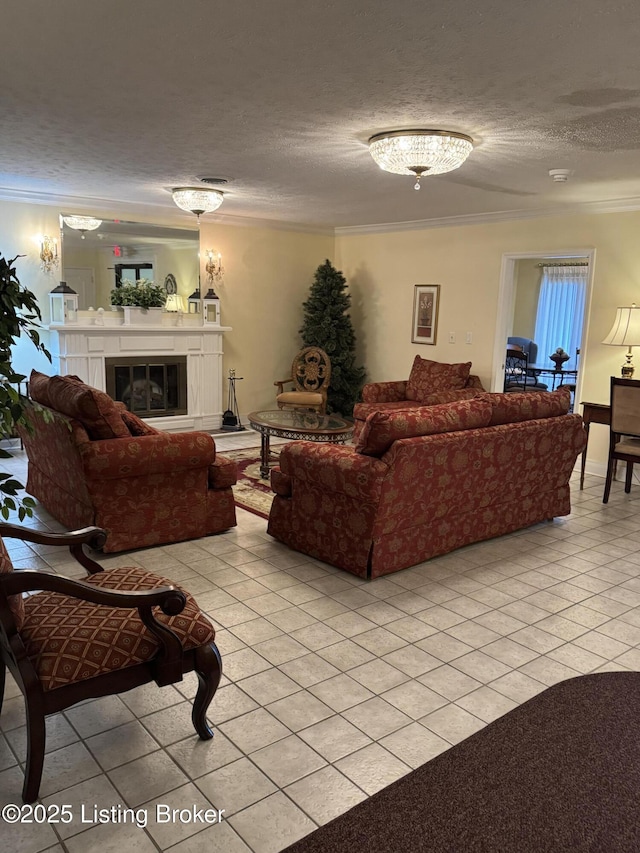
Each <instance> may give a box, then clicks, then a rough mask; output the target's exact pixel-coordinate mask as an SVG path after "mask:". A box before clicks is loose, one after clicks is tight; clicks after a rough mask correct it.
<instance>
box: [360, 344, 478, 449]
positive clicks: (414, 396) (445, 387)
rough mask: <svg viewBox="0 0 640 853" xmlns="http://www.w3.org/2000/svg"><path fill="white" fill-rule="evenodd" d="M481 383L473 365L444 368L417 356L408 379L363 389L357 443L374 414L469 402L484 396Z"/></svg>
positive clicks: (441, 363) (379, 383) (468, 362)
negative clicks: (368, 418) (458, 401)
mask: <svg viewBox="0 0 640 853" xmlns="http://www.w3.org/2000/svg"><path fill="white" fill-rule="evenodd" d="M484 390H485V389H484V388H483V387H482V382H480V379H479V378H478V377H477V376H474V375H473V374H472V373H471V362H470V361H467V362H463V363H460V364H445V363H444V362H440V361H429V359H427V358H421V357H420V356H419V355H417V356H416V357H415V358H414V360H413V365H412V367H411V373H410V374H409V378H408V379H401V380H398V381H395V382H370V383H369V384H368V385H365V386H364V388H363V389H362V403H356V405H355V408H354V410H353V417H354V420H355V425H354V433H353V437H354V440H355V439H357V438H358V436H359V435H360V431H361V430H362V427H363V426H364V422H365V421H366V419H367V417H368V416H369V415H370V414H371V413H372V412H380V411H394V412H395V411H399V410H402V409H415V408H416V407H420V406H434V405H437V404H438V403H452V402H454V401H456V400H470V399H472V398H473V397H477V396H478V394H482V393H484Z"/></svg>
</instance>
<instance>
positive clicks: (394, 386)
mask: <svg viewBox="0 0 640 853" xmlns="http://www.w3.org/2000/svg"><path fill="white" fill-rule="evenodd" d="M406 399H407V381H406V379H401V380H399V381H397V382H369V383H368V384H367V385H365V386H364V388H363V389H362V401H363V402H364V403H399V402H400V401H401V400H406Z"/></svg>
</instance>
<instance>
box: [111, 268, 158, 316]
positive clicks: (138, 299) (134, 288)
mask: <svg viewBox="0 0 640 853" xmlns="http://www.w3.org/2000/svg"><path fill="white" fill-rule="evenodd" d="M166 301H167V291H166V290H165V289H164V287H163V286H162V285H160V284H154V283H153V282H152V281H151V280H150V279H148V278H139V279H138V280H137V281H135V282H134V281H126V282H124V283H123V284H122V285H120V287H115V288H114V289H113V290H112V291H111V305H112V306H114V307H116V308H122V309H123V310H124V322H125V325H132V324H133V325H135V324H136V323H141V324H149V323H153V324H157V325H160V324H161V323H162V310H163V308H164V304H165V302H166Z"/></svg>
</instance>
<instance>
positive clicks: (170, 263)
mask: <svg viewBox="0 0 640 853" xmlns="http://www.w3.org/2000/svg"><path fill="white" fill-rule="evenodd" d="M65 216H67V214H63V215H62V216H61V217H60V231H61V241H60V242H61V246H62V279H63V280H64V281H66V282H67V284H68V285H69V286H70V287H71V288H73V290H75V291H76V292H77V294H78V307H79V309H80V310H87V309H88V308H100V307H102V308H105V309H106V310H108V309H109V307H110V297H109V295H110V293H111V291H112V290H113V288H114V287H115V286H116V279H117V277H118V278H120V279H122V280H124V279H129V280H131V279H135V278H148V279H151V280H153V281H155V282H156V284H164V283H165V282H166V281H167V280H169V281H171V283H172V284H173V282H175V285H176V290H177V296H178V300H177V303H176V305H177V307H182V306H183V305H186V301H187V297H188V296H189V295H190V294H191V293H192V292H193V291H194V290H195V289H196V288H197V287H198V280H199V260H198V251H199V233H198V231H197V230H196V229H187V228H175V227H169V226H164V225H153V224H150V223H143V222H129V221H126V220H117V219H102V220H100V225H99V226H98V227H97V228H95V229H93V230H78V229H77V228H71V227H70V226H69V225H68V224H67V222H65ZM169 277H171V278H169ZM183 310H184V308H183Z"/></svg>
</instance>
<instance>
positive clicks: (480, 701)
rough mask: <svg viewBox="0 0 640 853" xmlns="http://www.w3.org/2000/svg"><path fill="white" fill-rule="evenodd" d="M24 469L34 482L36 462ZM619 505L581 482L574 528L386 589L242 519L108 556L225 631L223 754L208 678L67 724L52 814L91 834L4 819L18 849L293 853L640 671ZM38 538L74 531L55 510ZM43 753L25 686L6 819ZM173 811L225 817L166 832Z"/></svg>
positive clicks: (424, 570) (630, 561)
mask: <svg viewBox="0 0 640 853" xmlns="http://www.w3.org/2000/svg"><path fill="white" fill-rule="evenodd" d="M216 441H217V444H218V449H219V450H224V449H232V448H237V447H247V446H256V445H257V444H258V441H257V436H256V435H255V434H254V433H251V432H248V433H244V434H232V435H229V436H218V437H217V438H216ZM3 464H4V460H3ZM8 464H9V465H10V466H11V467H12V469H13V470H14V471H15V473H16V474H17V475H19V476H21V477H24V476H25V460H24V456H23V454H21V453H20V452H18V453H17V454H16V457H15V458H14V459H13V460H10V461H9V463H8ZM602 490H603V481H602V480H601V479H599V478H596V477H588V478H587V483H586V488H585V490H584V491H583V492H579V491H578V489H577V482H575V485H574V488H573V494H572V501H573V512H572V514H571V516H569V517H568V518H563V519H556V520H555V521H554V522H552V523H545V524H540V525H537V526H536V527H534V528H529V529H527V530H522V531H519V532H517V533H515V534H512V535H510V536H503V537H501V538H499V539H494V540H491V541H488V542H483V543H480V544H477V545H472V546H469V547H467V548H463V549H461V550H459V551H456V552H455V553H453V554H449V555H447V556H444V557H440V558H438V559H434V560H431V561H429V562H427V563H423V564H421V565H419V566H415V567H414V568H411V569H407V570H405V571H403V572H399V573H397V574H394V575H391V576H389V577H385V578H381V579H378V580H376V581H373V582H366V581H362V580H360V579H358V578H356V577H355V576H352V575H349V574H348V573H346V572H342V571H340V570H338V569H335V568H333V567H331V566H328V565H326V564H323V563H320V562H318V561H316V560H312V559H310V558H308V557H306V556H305V555H304V554H298V553H296V552H293V551H291V550H290V549H289V548H286V547H284V546H282V545H280V544H278V543H277V542H275V541H273V540H272V539H271V538H270V537H269V536H268V535H267V533H266V522H265V521H264V519H261V518H258V517H257V516H255V515H251V514H249V513H247V512H244V511H239V512H238V527H237V528H235V529H234V530H231V531H229V532H227V533H224V534H222V535H219V536H211V537H209V538H206V539H201V540H197V541H193V542H185V543H180V544H175V545H169V546H166V547H161V548H150V549H145V550H141V551H136V552H131V553H128V554H118V555H116V556H109V557H103V558H101V562H103V563H104V564H105V565H106V566H116V565H131V564H136V565H140V566H144V567H145V568H148V569H151V570H154V571H157V572H159V573H161V574H163V575H165V576H167V577H169V578H171V579H172V580H176V581H179V582H180V583H181V584H183V585H184V586H185V587H186V588H187V589H189V590H190V591H191V592H192V593H194V594H195V596H196V598H197V599H198V601H199V603H200V605H201V606H202V608H203V609H204V610H205V611H206V612H207V613H209V614H210V616H211V618H212V620H213V622H214V623H215V624H216V625H217V626H218V628H219V631H218V636H217V641H218V644H219V647H220V651H221V654H222V658H223V665H224V673H225V674H224V676H223V680H222V683H221V687H220V689H219V691H218V694H217V696H216V697H215V699H214V701H213V704H212V706H211V709H210V718H211V720H212V722H213V724H214V726H215V729H216V735H215V738H214V740H213V741H209V742H206V743H203V742H200V741H199V740H198V739H197V738H196V736H195V735H194V733H193V730H192V728H191V722H190V716H189V715H190V709H191V705H190V700H191V698H192V696H193V694H194V692H195V683H194V679H193V678H187V679H186V680H185V681H184V682H183V683H181V684H179V685H177V686H175V687H173V686H171V687H167V688H163V689H159V688H157V687H156V686H155V685H147V686H145V687H143V688H139V689H137V690H134V691H131V692H129V693H125V694H122V695H121V696H119V697H116V696H113V697H107V698H103V699H97V700H94V701H91V702H87V703H85V704H83V705H81V706H77V707H75V708H73V709H70V710H69V711H67V712H66V713H64V714H58V715H56V716H54V717H52V718H51V719H50V720H49V723H48V754H47V757H46V760H45V769H44V776H43V783H42V789H41V793H42V802H43V803H44V804H45V805H52V804H58V805H62V804H69V805H70V806H71V807H72V811H73V813H74V820H73V822H72V823H70V824H62V823H59V824H54V825H46V824H38V823H32V824H22V825H9V824H6V823H3V825H2V827H1V836H2V841H3V843H2V849H6V850H20V851H21V853H39V851H45V850H48V851H56V853H61V851H68V853H90V851H94V850H100V851H101V853H108V851H112V850H114V851H115V850H118V851H122V850H126V851H128V853H129V851H132V853H133V851H135V853H145V852H146V851H158V850H171V851H172V853H191V851H201V850H207V851H213V853H216V851H220V853H222V851H224V853H241V851H249V850H252V851H255V853H276V851H279V850H281V849H282V848H284V847H285V846H287V845H288V844H290V843H291V842H293V841H294V840H296V839H298V838H300V837H302V836H303V835H305V834H307V833H308V832H310V831H311V830H313V829H314V828H315V827H316V826H318V825H321V824H323V823H326V822H327V821H329V820H331V819H332V818H334V817H335V816H337V815H338V814H340V813H341V812H343V811H345V810H347V809H349V808H350V807H351V806H353V805H355V804H356V803H358V802H360V801H361V800H363V799H365V798H366V797H367V796H368V795H370V794H373V793H375V792H376V791H378V790H380V789H381V788H383V787H384V786H385V785H388V784H390V783H391V782H393V781H394V780H396V779H398V778H400V777H401V776H403V775H404V774H406V773H408V772H409V771H410V770H411V769H412V768H415V767H417V766H419V765H420V764H422V763H424V762H425V761H428V760H429V759H430V758H432V757H434V756H435V755H437V754H438V753H440V752H442V751H443V750H445V749H448V748H449V746H451V745H452V744H455V743H457V742H459V741H460V740H462V739H463V738H466V737H468V736H469V735H471V734H473V733H474V732H476V731H478V729H480V728H482V727H483V726H484V725H486V724H487V723H489V722H491V721H492V720H494V719H496V718H497V717H499V716H500V715H501V714H504V713H506V712H508V711H510V710H511V709H512V708H514V707H516V706H517V705H518V704H519V703H522V702H524V701H526V700H527V699H529V698H531V697H532V696H534V695H535V694H537V693H538V692H540V691H541V690H544V689H545V688H546V687H547V686H550V685H552V684H554V683H556V682H557V681H560V680H562V679H565V678H570V677H572V676H577V675H581V674H584V673H590V672H601V671H607V670H621V669H638V668H640V577H639V573H640V517H639V513H638V509H639V508H640V489H638V487H637V486H634V488H633V490H632V492H631V494H630V495H628V496H627V495H625V494H624V492H623V487H622V484H621V483H617V484H615V486H614V489H613V496H612V498H611V501H610V503H609V505H608V506H606V507H605V506H603V504H602ZM511 511H512V512H515V513H517V511H518V510H517V507H513V509H512V510H511ZM33 524H34V525H35V526H38V527H41V528H43V529H56V528H57V525H56V523H55V522H54V521H52V519H51V518H50V517H49V516H48V515H47V514H46V513H44V512H42V511H38V513H37V518H35V519H34V521H33ZM9 544H10V547H11V551H12V556H13V558H14V560H15V564H16V567H21V566H30V567H34V566H39V567H41V568H44V569H54V570H56V571H58V572H62V573H70V574H73V575H74V576H80V575H81V572H79V571H78V567H76V566H74V565H73V563H72V561H70V559H69V557H68V553H66V552H65V553H62V554H61V553H60V550H61V549H55V550H54V549H51V548H48V547H33V548H30V547H27V546H24V545H21V544H19V543H9ZM25 748H26V735H25V727H24V710H23V702H22V698H21V696H20V694H19V691H18V690H17V687H16V685H15V683H13V682H12V681H9V684H8V689H7V695H6V698H5V703H4V708H3V710H2V716H1V717H0V806H1V805H4V804H6V803H20V791H21V786H22V763H23V762H24V757H25ZM81 804H84V805H85V809H88V808H90V812H85V819H89V818H90V817H91V815H92V813H93V806H94V805H95V806H96V807H97V808H99V809H109V808H110V807H112V806H116V807H117V806H119V807H120V811H121V810H122V809H123V808H125V807H131V808H134V809H142V810H143V811H142V812H141V813H140V814H141V815H142V814H144V815H146V816H147V817H148V822H147V825H146V826H145V827H141V826H138V825H136V824H132V823H131V822H128V823H125V822H120V823H117V822H113V821H112V822H109V823H105V824H100V823H95V824H91V823H82V822H81V811H80V809H81ZM156 804H162V805H166V806H170V807H171V808H176V809H190V810H193V808H194V807H197V808H215V809H224V819H223V821H222V823H221V824H220V825H211V826H205V825H203V824H201V823H194V822H193V821H191V822H187V821H186V820H183V821H182V822H181V821H175V822H168V823H167V822H162V821H161V820H157V819H156V812H155V808H156ZM160 816H162V814H161V815H160ZM143 822H144V820H143V819H142V817H141V819H140V823H143Z"/></svg>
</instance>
